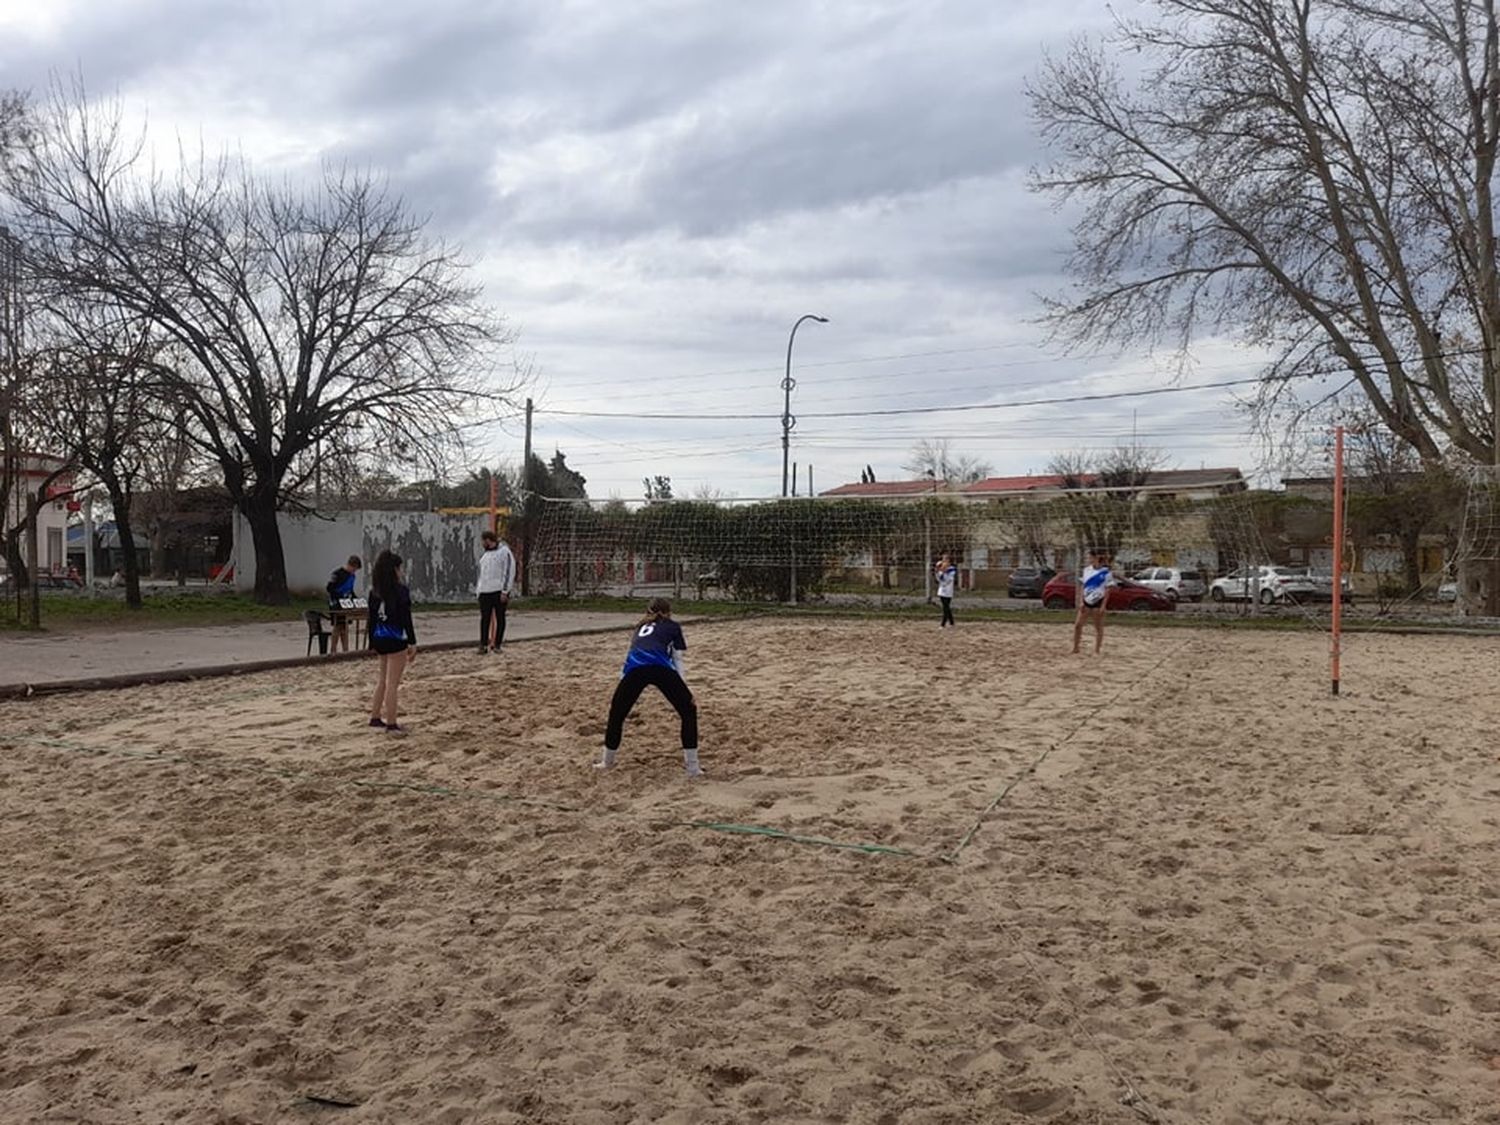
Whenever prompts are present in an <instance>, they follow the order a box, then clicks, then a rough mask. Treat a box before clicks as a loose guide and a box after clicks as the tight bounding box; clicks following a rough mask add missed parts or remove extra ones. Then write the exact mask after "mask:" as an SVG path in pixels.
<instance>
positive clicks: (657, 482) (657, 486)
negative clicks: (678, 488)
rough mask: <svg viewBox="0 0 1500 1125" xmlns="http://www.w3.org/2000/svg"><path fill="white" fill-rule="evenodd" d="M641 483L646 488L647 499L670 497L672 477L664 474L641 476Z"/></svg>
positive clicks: (665, 498) (668, 498)
mask: <svg viewBox="0 0 1500 1125" xmlns="http://www.w3.org/2000/svg"><path fill="white" fill-rule="evenodd" d="M641 485H642V487H644V488H645V490H646V499H647V500H648V501H655V500H670V499H672V478H671V477H664V476H660V475H658V476H654V477H642V478H641Z"/></svg>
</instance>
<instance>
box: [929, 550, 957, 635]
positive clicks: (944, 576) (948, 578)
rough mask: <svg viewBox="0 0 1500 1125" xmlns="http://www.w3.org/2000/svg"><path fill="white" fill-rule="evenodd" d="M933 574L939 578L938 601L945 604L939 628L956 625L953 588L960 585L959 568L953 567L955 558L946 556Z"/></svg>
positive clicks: (938, 563) (939, 560)
mask: <svg viewBox="0 0 1500 1125" xmlns="http://www.w3.org/2000/svg"><path fill="white" fill-rule="evenodd" d="M932 573H933V574H934V575H936V576H937V593H938V601H940V602H942V603H943V619H942V621H940V622H938V628H939V629H941V628H942V627H943V626H944V625H952V624H954V621H953V588H954V587H955V586H956V585H958V567H956V566H954V565H953V556H952V555H944V556H943V557H942V558H940V559H938V561H937V565H936V566H934V567H933V568H932Z"/></svg>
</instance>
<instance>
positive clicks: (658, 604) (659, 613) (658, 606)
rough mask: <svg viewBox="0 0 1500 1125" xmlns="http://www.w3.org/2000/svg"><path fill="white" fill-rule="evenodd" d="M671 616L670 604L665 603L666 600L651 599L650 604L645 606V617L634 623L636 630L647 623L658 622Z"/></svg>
mask: <svg viewBox="0 0 1500 1125" xmlns="http://www.w3.org/2000/svg"><path fill="white" fill-rule="evenodd" d="M671 616H672V603H671V602H669V601H667V599H666V598H652V599H651V602H650V604H649V605H647V606H646V616H645V617H643V618H641V619H640V620H639V621H637V622H636V628H637V629H639V628H640V627H641V626H642V625H645V624H648V623H649V622H652V621H660V620H661V619H662V618H663V617H671Z"/></svg>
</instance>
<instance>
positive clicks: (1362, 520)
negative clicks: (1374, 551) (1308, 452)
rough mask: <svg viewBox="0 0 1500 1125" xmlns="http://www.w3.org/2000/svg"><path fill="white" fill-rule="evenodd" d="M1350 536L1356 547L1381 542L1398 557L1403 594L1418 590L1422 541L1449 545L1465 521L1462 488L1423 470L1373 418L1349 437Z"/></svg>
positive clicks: (1436, 470) (1437, 471) (1434, 470)
mask: <svg viewBox="0 0 1500 1125" xmlns="http://www.w3.org/2000/svg"><path fill="white" fill-rule="evenodd" d="M1347 442H1348V444H1347V453H1346V462H1347V467H1346V480H1347V482H1348V512H1349V533H1350V538H1351V540H1352V541H1354V542H1363V543H1368V542H1370V541H1371V540H1372V539H1375V538H1376V537H1380V536H1384V537H1388V538H1389V539H1391V540H1394V541H1395V543H1396V545H1397V549H1398V550H1399V552H1400V555H1401V591H1400V592H1401V593H1404V594H1415V593H1417V592H1418V591H1419V590H1420V589H1421V588H1422V539H1423V537H1424V536H1427V535H1430V534H1431V535H1440V536H1442V537H1443V539H1444V540H1445V542H1447V543H1449V544H1451V543H1452V542H1453V541H1454V540H1455V539H1456V538H1457V532H1458V523H1459V521H1460V520H1461V518H1462V515H1463V504H1464V488H1463V486H1462V485H1461V484H1460V483H1459V482H1457V481H1455V480H1454V479H1453V477H1452V476H1451V475H1450V474H1449V473H1448V472H1447V471H1446V469H1445V468H1444V467H1443V466H1441V465H1435V466H1423V464H1422V462H1421V459H1420V458H1419V457H1418V456H1417V454H1416V452H1415V451H1414V450H1413V449H1412V448H1411V446H1410V445H1409V444H1407V443H1406V442H1403V441H1401V440H1399V439H1398V438H1396V436H1395V435H1394V434H1392V433H1391V432H1390V431H1389V430H1387V429H1385V427H1384V426H1381V425H1380V424H1379V423H1378V422H1376V421H1375V420H1374V419H1373V418H1372V419H1370V422H1369V424H1367V425H1363V426H1356V427H1355V428H1353V429H1352V430H1351V431H1350V432H1349V434H1348V435H1347Z"/></svg>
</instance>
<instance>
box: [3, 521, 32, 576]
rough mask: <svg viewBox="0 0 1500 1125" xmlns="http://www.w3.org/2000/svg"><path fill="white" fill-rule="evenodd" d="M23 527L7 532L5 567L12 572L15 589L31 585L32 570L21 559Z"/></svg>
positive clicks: (10, 529) (13, 528)
mask: <svg viewBox="0 0 1500 1125" xmlns="http://www.w3.org/2000/svg"><path fill="white" fill-rule="evenodd" d="M21 532H22V528H21V527H19V526H18V527H12V528H8V529H7V530H6V532H5V566H6V568H7V569H8V570H9V571H10V577H11V581H12V582H14V583H15V589H17V590H20V589H22V588H23V587H27V586H30V585H31V569H30V568H29V567H28V566H27V565H26V560H25V559H23V558H22V557H21Z"/></svg>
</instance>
